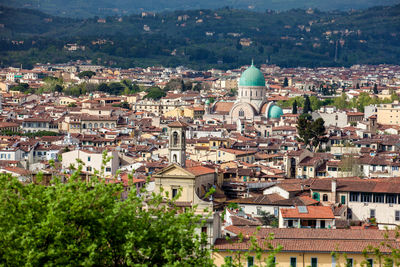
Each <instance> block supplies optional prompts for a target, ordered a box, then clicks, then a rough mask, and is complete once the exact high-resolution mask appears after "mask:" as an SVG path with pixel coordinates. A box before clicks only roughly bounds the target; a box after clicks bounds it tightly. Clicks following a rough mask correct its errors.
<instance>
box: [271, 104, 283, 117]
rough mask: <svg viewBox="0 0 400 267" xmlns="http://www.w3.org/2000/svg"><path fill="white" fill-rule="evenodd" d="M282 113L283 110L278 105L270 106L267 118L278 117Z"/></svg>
mask: <svg viewBox="0 0 400 267" xmlns="http://www.w3.org/2000/svg"><path fill="white" fill-rule="evenodd" d="M282 115H283V111H282V109H281V108H280V107H278V106H275V105H273V106H271V107H270V108H269V110H268V119H279V118H280V117H281V116H282Z"/></svg>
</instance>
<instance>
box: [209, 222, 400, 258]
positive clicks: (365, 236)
mask: <svg viewBox="0 0 400 267" xmlns="http://www.w3.org/2000/svg"><path fill="white" fill-rule="evenodd" d="M225 231H229V232H231V233H234V234H239V233H242V234H243V235H244V236H245V238H244V240H243V241H242V242H238V241H237V240H235V238H233V240H226V239H224V238H219V239H217V240H216V242H215V248H216V249H218V250H228V249H230V250H238V249H242V250H247V249H249V248H250V247H251V243H250V242H249V238H248V236H251V235H253V234H254V233H255V232H256V227H237V226H228V227H226V228H225ZM385 233H387V234H388V239H387V240H386V239H385V238H384V234H385ZM270 234H274V240H272V241H269V242H270V243H271V244H272V245H273V246H274V247H276V246H277V245H278V244H279V245H282V246H283V249H282V252H285V251H291V252H293V251H298V252H326V253H331V252H333V251H337V252H342V253H343V252H347V253H351V252H353V253H362V251H363V250H364V249H365V248H366V247H367V246H368V245H372V246H374V247H379V248H380V249H381V251H382V252H384V253H388V252H390V249H388V248H387V247H386V246H382V245H381V243H382V241H387V243H388V244H391V245H393V246H395V247H396V248H399V247H400V244H399V243H398V242H396V235H395V231H388V232H387V231H382V230H375V229H368V230H366V229H299V228H289V229H287V228H286V229H285V228H262V229H260V230H259V231H258V232H257V234H256V236H257V238H258V244H259V246H260V247H261V248H263V249H265V250H268V247H267V243H268V242H265V241H266V239H265V238H266V237H268V236H269V235H270Z"/></svg>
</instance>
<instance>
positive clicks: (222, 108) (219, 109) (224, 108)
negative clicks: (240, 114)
mask: <svg viewBox="0 0 400 267" xmlns="http://www.w3.org/2000/svg"><path fill="white" fill-rule="evenodd" d="M233 104H235V103H234V102H217V103H215V105H214V112H215V113H219V114H228V113H229V112H230V111H231V109H232V107H233Z"/></svg>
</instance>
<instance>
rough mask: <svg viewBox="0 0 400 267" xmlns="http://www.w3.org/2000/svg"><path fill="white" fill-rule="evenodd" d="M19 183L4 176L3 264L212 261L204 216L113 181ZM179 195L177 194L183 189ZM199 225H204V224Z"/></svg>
mask: <svg viewBox="0 0 400 267" xmlns="http://www.w3.org/2000/svg"><path fill="white" fill-rule="evenodd" d="M81 169H82V165H80V166H79V167H78V168H77V169H76V171H75V172H74V173H73V174H72V175H71V176H70V178H69V180H68V181H67V182H66V183H61V182H60V179H59V178H57V177H54V179H53V180H52V181H51V186H45V185H43V184H42V183H40V181H37V183H29V184H22V183H21V182H20V181H18V180H17V179H16V178H13V177H11V176H10V175H6V174H1V175H0V187H1V188H2V190H1V191H0V214H1V220H0V262H2V264H4V265H7V266H23V265H31V266H43V265H56V266H60V265H73V266H82V265H85V266H132V265H141V266H144V265H157V266H162V265H168V266H177V265H184V266H211V265H212V260H211V257H210V254H209V250H208V249H207V247H206V240H207V239H206V236H205V234H204V233H202V234H197V233H196V229H197V228H198V227H199V222H200V221H201V217H200V216H199V215H195V213H194V211H195V210H194V209H193V208H188V209H186V210H185V212H181V210H180V209H179V208H177V207H176V206H175V204H174V201H175V199H176V198H175V199H174V200H172V201H171V202H170V203H165V201H164V197H163V196H162V195H158V194H154V193H153V194H151V195H149V194H146V193H145V192H144V191H142V192H141V194H138V193H139V192H136V190H135V186H134V185H133V186H132V187H131V188H132V189H131V191H130V192H129V193H127V196H125V194H126V191H125V189H124V187H123V185H122V184H121V183H118V182H116V181H117V180H116V179H113V180H112V182H111V183H109V182H107V183H106V182H104V178H102V177H98V176H97V175H96V176H95V177H93V178H92V179H91V181H90V183H87V182H86V181H85V179H83V180H82V179H81V175H80V170H81ZM178 195H179V194H178ZM200 226H201V224H200Z"/></svg>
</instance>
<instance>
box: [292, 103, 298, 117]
mask: <svg viewBox="0 0 400 267" xmlns="http://www.w3.org/2000/svg"><path fill="white" fill-rule="evenodd" d="M292 114H297V102H296V100H295V101H294V102H293V105H292Z"/></svg>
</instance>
